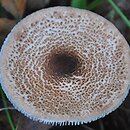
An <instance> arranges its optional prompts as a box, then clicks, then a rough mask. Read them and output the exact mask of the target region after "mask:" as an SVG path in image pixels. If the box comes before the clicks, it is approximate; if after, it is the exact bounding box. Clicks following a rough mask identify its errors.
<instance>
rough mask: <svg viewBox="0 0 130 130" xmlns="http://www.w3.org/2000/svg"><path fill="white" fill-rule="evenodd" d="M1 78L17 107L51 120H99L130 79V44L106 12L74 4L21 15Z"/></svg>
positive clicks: (4, 52) (3, 55) (1, 56)
mask: <svg viewBox="0 0 130 130" xmlns="http://www.w3.org/2000/svg"><path fill="white" fill-rule="evenodd" d="M0 61H1V62H0V79H1V84H2V88H3V90H4V92H5V93H6V95H7V97H8V98H9V100H10V101H11V102H12V104H13V105H14V106H15V108H16V109H18V110H19V111H21V112H22V113H24V114H25V115H26V116H28V117H30V118H31V119H33V120H36V121H40V122H44V123H52V124H60V125H65V124H79V123H83V122H85V123H87V122H91V121H94V120H96V119H98V118H101V117H104V116H105V115H107V114H109V113H110V112H112V111H113V110H115V109H116V108H117V107H118V106H119V105H120V104H121V103H122V102H123V100H124V99H125V97H126V95H127V94H128V90H129V83H130V49H129V46H128V43H127V42H126V40H125V38H124V37H123V36H122V35H121V33H120V32H119V31H118V29H117V28H116V27H115V26H114V25H113V24H112V23H110V22H109V21H107V20H106V19H104V18H103V17H101V16H99V15H97V14H95V13H93V12H90V11H87V10H81V9H75V8H71V7H53V8H48V9H42V10H40V11H37V12H35V13H33V14H31V15H29V16H27V17H26V18H24V19H23V20H21V21H20V22H19V23H18V24H17V25H16V26H15V27H14V28H13V29H12V31H11V33H10V34H9V35H8V36H7V38H6V40H5V42H4V44H3V46H2V49H1V52H0Z"/></svg>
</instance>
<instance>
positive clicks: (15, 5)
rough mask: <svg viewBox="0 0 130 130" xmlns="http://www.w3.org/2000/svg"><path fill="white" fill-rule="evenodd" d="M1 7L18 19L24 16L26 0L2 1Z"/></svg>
mask: <svg viewBox="0 0 130 130" xmlns="http://www.w3.org/2000/svg"><path fill="white" fill-rule="evenodd" d="M1 5H2V6H3V7H4V8H5V9H6V10H7V11H8V12H9V13H11V14H12V15H13V16H14V17H15V18H16V19H19V18H21V17H22V16H23V13H24V10H25V6H26V0H1Z"/></svg>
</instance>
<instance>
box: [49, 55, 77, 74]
mask: <svg viewBox="0 0 130 130" xmlns="http://www.w3.org/2000/svg"><path fill="white" fill-rule="evenodd" d="M51 64H52V65H51V68H50V69H52V72H53V73H55V74H57V75H58V76H65V75H71V74H72V73H73V72H74V71H75V70H76V68H77V66H78V59H77V58H76V57H74V56H73V55H69V54H65V53H59V54H55V55H53V58H52V59H51Z"/></svg>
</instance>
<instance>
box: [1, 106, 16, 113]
mask: <svg viewBox="0 0 130 130" xmlns="http://www.w3.org/2000/svg"><path fill="white" fill-rule="evenodd" d="M6 109H8V110H14V109H15V108H14V107H6V108H0V112H1V111H4V110H6Z"/></svg>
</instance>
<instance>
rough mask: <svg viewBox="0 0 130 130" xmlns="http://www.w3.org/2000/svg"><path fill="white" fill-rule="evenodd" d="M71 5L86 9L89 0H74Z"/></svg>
mask: <svg viewBox="0 0 130 130" xmlns="http://www.w3.org/2000/svg"><path fill="white" fill-rule="evenodd" d="M71 6H72V7H75V8H80V9H86V6H87V0H72V1H71Z"/></svg>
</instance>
